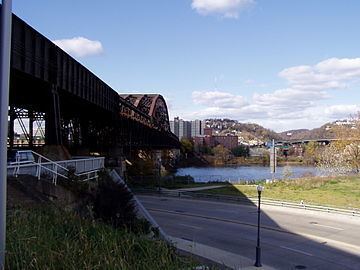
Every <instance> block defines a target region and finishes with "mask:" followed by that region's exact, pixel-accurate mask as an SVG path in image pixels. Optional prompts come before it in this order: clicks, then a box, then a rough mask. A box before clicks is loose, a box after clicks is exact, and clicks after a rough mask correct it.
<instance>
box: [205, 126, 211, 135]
mask: <svg viewBox="0 0 360 270" xmlns="http://www.w3.org/2000/svg"><path fill="white" fill-rule="evenodd" d="M212 132H213V130H212V128H204V135H205V136H212Z"/></svg>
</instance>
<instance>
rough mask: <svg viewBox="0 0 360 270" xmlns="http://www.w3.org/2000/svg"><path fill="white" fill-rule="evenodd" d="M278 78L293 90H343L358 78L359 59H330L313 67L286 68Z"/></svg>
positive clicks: (359, 72) (359, 74)
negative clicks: (286, 82)
mask: <svg viewBox="0 0 360 270" xmlns="http://www.w3.org/2000/svg"><path fill="white" fill-rule="evenodd" d="M279 76H280V77H282V78H284V79H286V80H287V81H288V82H289V84H290V86H291V87H292V88H294V89H300V90H305V91H317V90H320V91H321V90H330V89H343V88H346V87H347V85H348V84H350V83H351V82H352V81H354V80H358V79H359V78H360V58H342V59H339V58H330V59H327V60H324V61H322V62H319V63H318V64H316V65H314V66H295V67H290V68H286V69H284V70H282V71H281V72H280V73H279Z"/></svg>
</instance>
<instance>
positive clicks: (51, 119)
mask: <svg viewBox="0 0 360 270" xmlns="http://www.w3.org/2000/svg"><path fill="white" fill-rule="evenodd" d="M51 95H52V98H51V102H50V106H49V107H48V111H47V113H46V116H45V143H46V144H50V145H51V144H53V145H59V144H62V140H61V139H62V138H61V132H60V131H61V125H60V98H59V93H58V91H57V89H56V86H55V85H52V86H51Z"/></svg>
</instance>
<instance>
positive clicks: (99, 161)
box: [8, 150, 104, 185]
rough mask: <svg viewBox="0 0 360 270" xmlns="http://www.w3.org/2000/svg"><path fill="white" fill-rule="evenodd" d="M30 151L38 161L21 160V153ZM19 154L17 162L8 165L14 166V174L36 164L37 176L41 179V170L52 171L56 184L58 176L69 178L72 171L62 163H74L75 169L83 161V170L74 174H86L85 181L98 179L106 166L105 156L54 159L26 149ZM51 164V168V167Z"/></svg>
mask: <svg viewBox="0 0 360 270" xmlns="http://www.w3.org/2000/svg"><path fill="white" fill-rule="evenodd" d="M25 152H26V153H28V152H31V153H32V154H33V156H35V157H36V159H37V162H34V161H20V160H19V159H20V155H19V154H21V153H25ZM17 153H18V154H17V156H16V162H14V163H13V164H11V165H9V166H8V169H12V168H14V171H13V175H14V176H17V175H18V174H19V173H20V168H26V167H29V168H31V167H34V166H36V172H35V176H36V177H37V178H38V179H39V180H40V177H41V171H42V170H43V169H44V170H46V171H48V172H50V173H51V174H52V183H53V184H54V185H56V183H57V177H58V176H60V177H63V178H65V179H69V178H68V177H67V176H66V173H68V172H70V170H69V169H68V168H66V167H65V166H63V165H61V164H74V166H75V170H76V169H78V168H77V165H78V164H79V163H83V166H82V167H83V170H84V171H82V170H80V171H82V172H80V173H77V172H75V173H74V175H75V176H77V177H81V176H84V175H86V176H87V177H86V179H85V180H83V181H88V180H91V179H96V178H97V177H98V175H97V172H98V171H99V170H100V169H102V168H104V157H96V158H91V159H85V158H82V159H72V160H61V161H57V162H56V161H52V160H50V159H48V158H46V157H44V156H42V155H40V154H38V153H36V152H34V151H28V150H27V151H25V150H21V151H18V152H17ZM43 160H45V161H46V162H42V161H43ZM90 162H91V163H90ZM89 164H90V165H91V166H90V167H91V169H90V170H89V171H86V167H89V166H86V165H89ZM94 164H96V165H97V166H96V167H98V168H96V169H94V167H95V165H94ZM49 166H50V168H49ZM59 170H60V171H59ZM91 174H93V176H92V177H91Z"/></svg>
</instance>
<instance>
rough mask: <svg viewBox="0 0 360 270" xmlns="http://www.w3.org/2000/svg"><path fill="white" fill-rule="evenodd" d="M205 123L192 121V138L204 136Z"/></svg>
mask: <svg viewBox="0 0 360 270" xmlns="http://www.w3.org/2000/svg"><path fill="white" fill-rule="evenodd" d="M204 126H205V122H204V121H201V120H193V121H191V137H192V138H195V137H199V136H202V135H204Z"/></svg>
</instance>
